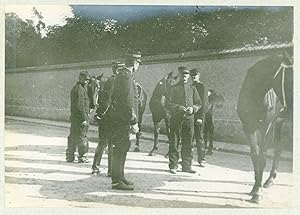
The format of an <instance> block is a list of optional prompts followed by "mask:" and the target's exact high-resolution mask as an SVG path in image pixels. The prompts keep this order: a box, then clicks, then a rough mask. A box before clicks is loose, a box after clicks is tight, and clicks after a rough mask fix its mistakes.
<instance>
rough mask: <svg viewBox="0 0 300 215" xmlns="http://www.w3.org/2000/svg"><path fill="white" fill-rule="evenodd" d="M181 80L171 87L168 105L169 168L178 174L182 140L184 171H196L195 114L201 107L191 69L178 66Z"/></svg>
mask: <svg viewBox="0 0 300 215" xmlns="http://www.w3.org/2000/svg"><path fill="white" fill-rule="evenodd" d="M178 71H179V77H180V81H179V83H177V84H175V85H173V86H172V87H171V89H170V95H169V96H168V97H167V101H166V107H167V108H168V109H169V110H170V114H171V118H170V138H171V140H170V144H169V168H170V172H171V173H173V174H176V172H177V168H178V159H179V148H178V143H179V141H178V139H180V140H181V144H182V146H181V157H182V163H181V165H182V171H183V172H188V173H195V172H196V171H194V170H192V169H191V165H192V159H193V155H192V139H193V133H194V114H195V113H196V112H197V111H198V110H199V109H200V107H201V99H200V97H199V95H198V92H197V89H196V88H195V87H194V86H193V85H192V83H191V82H190V81H189V77H190V71H189V70H188V69H187V68H186V67H178Z"/></svg>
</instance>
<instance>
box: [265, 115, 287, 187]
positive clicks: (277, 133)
mask: <svg viewBox="0 0 300 215" xmlns="http://www.w3.org/2000/svg"><path fill="white" fill-rule="evenodd" d="M283 122H284V119H277V120H276V122H275V129H274V155H273V164H272V169H271V171H270V175H269V178H268V179H267V180H266V182H265V183H264V188H269V187H271V186H272V185H273V184H274V179H275V178H276V176H277V169H278V164H279V158H280V154H281V152H282V145H281V128H282V125H283Z"/></svg>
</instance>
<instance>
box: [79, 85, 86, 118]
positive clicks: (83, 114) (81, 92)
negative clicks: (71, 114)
mask: <svg viewBox="0 0 300 215" xmlns="http://www.w3.org/2000/svg"><path fill="white" fill-rule="evenodd" d="M77 93H78V100H77V110H78V117H79V119H80V121H82V122H83V121H87V120H88V116H87V113H86V112H85V107H84V106H85V101H84V100H85V94H86V92H85V89H84V88H83V87H81V86H79V87H78V88H77Z"/></svg>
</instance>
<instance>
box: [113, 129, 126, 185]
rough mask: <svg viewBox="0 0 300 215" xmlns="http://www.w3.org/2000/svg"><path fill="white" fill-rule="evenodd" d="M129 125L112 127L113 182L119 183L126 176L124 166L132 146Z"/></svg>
mask: <svg viewBox="0 0 300 215" xmlns="http://www.w3.org/2000/svg"><path fill="white" fill-rule="evenodd" d="M129 128H130V127H129V126H127V125H124V126H117V125H116V126H113V128H112V136H111V137H112V139H111V141H112V143H113V145H114V149H113V160H112V175H111V179H112V183H113V184H115V183H119V182H121V181H122V180H123V179H125V177H124V166H125V161H126V156H127V152H128V151H129V148H130V144H131V143H130V130H129Z"/></svg>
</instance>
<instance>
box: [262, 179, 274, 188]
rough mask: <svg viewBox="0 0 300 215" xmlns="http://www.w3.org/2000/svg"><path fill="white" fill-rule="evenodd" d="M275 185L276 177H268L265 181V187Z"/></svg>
mask: <svg viewBox="0 0 300 215" xmlns="http://www.w3.org/2000/svg"><path fill="white" fill-rule="evenodd" d="M273 185H274V179H273V178H268V180H267V181H266V182H265V183H264V188H269V187H271V186H273Z"/></svg>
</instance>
